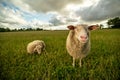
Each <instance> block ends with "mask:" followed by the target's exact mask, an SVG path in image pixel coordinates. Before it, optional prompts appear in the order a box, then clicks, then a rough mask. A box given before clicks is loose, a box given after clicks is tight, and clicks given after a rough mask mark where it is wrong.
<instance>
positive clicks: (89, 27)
mask: <svg viewBox="0 0 120 80" xmlns="http://www.w3.org/2000/svg"><path fill="white" fill-rule="evenodd" d="M98 28H99V25H98V24H97V25H91V26H88V29H89V30H96V29H98Z"/></svg>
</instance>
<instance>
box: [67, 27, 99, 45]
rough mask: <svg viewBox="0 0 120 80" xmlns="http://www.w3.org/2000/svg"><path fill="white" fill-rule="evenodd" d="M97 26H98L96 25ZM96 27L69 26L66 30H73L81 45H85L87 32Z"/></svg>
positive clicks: (87, 37) (87, 36) (87, 38)
mask: <svg viewBox="0 0 120 80" xmlns="http://www.w3.org/2000/svg"><path fill="white" fill-rule="evenodd" d="M97 26H98V25H97ZM97 26H96V25H92V26H87V25H77V26H73V25H70V26H68V28H69V29H70V30H74V35H75V37H76V38H77V39H78V40H79V41H80V42H82V43H86V42H87V41H88V40H89V30H93V29H96V27H97Z"/></svg>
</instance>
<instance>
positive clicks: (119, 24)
mask: <svg viewBox="0 0 120 80" xmlns="http://www.w3.org/2000/svg"><path fill="white" fill-rule="evenodd" d="M107 24H108V26H109V27H111V28H120V18H119V17H115V18H113V19H109V20H108V22H107Z"/></svg>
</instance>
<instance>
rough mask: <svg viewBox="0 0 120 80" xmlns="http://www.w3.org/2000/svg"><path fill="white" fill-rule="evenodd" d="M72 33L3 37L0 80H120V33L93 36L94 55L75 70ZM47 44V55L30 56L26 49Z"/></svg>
mask: <svg viewBox="0 0 120 80" xmlns="http://www.w3.org/2000/svg"><path fill="white" fill-rule="evenodd" d="M67 34H68V31H31V32H5V33H0V80H118V79H120V29H105V30H96V31H92V32H91V44H92V45H91V52H90V54H89V55H88V56H87V57H86V58H84V59H83V65H82V67H81V68H80V67H79V65H78V61H77V63H76V67H75V68H73V67H72V57H71V56H69V54H68V53H67V51H66V48H65V42H66V37H67ZM35 39H42V40H44V41H45V43H46V45H47V47H46V50H47V52H48V53H47V54H42V55H37V54H33V55H29V54H27V52H26V45H27V44H28V43H29V42H30V41H33V40H35Z"/></svg>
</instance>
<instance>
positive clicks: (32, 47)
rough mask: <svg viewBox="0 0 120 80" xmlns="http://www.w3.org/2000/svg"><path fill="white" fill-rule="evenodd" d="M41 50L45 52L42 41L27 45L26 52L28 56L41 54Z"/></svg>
mask: <svg viewBox="0 0 120 80" xmlns="http://www.w3.org/2000/svg"><path fill="white" fill-rule="evenodd" d="M43 50H45V43H44V41H42V40H34V41H32V42H30V43H29V44H28V45H27V52H28V53H30V54H32V53H38V54H41V52H42V51H43Z"/></svg>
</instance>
